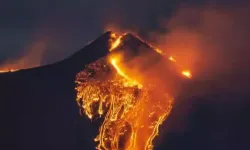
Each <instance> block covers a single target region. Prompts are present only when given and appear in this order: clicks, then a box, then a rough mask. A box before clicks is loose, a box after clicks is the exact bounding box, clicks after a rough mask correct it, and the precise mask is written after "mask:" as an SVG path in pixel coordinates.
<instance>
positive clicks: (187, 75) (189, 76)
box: [182, 70, 192, 78]
mask: <svg viewBox="0 0 250 150" xmlns="http://www.w3.org/2000/svg"><path fill="white" fill-rule="evenodd" d="M182 74H183V75H184V76H186V77H188V78H191V77H192V74H191V72H190V71H188V70H184V71H182Z"/></svg>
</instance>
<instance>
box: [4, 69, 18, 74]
mask: <svg viewBox="0 0 250 150" xmlns="http://www.w3.org/2000/svg"><path fill="white" fill-rule="evenodd" d="M18 70H19V69H0V73H6V72H15V71H18Z"/></svg>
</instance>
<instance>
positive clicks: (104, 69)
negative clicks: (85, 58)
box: [76, 33, 191, 150]
mask: <svg viewBox="0 0 250 150" xmlns="http://www.w3.org/2000/svg"><path fill="white" fill-rule="evenodd" d="M124 35H126V33H125V34H123V35H121V36H117V35H116V34H115V33H111V36H110V38H111V39H112V40H111V43H110V51H113V50H114V49H116V48H118V47H119V45H120V44H121V43H122V42H123V41H122V37H123V36H124ZM145 43H146V42H145ZM151 47H152V46H151ZM152 48H153V47H152ZM153 49H154V50H155V51H156V52H157V53H159V54H161V55H162V56H165V55H166V54H165V53H163V51H161V50H159V49H157V48H153ZM163 58H164V57H163ZM168 59H169V60H170V61H172V62H176V60H175V59H174V58H173V57H172V56H170V57H169V58H168ZM138 63H140V62H138ZM176 64H177V62H176ZM125 66H126V62H123V61H122V55H121V54H120V53H119V54H117V53H115V54H114V53H110V55H109V56H108V57H107V58H102V59H99V60H97V61H95V62H93V63H91V64H89V65H87V66H86V68H85V69H84V70H83V71H81V72H80V73H78V74H77V78H76V83H77V87H76V90H77V103H78V106H79V107H80V110H82V111H81V112H84V114H85V115H86V116H87V117H88V118H89V119H94V118H95V117H102V118H104V120H103V123H102V125H101V126H100V128H99V134H98V135H97V137H96V138H95V139H94V140H95V141H96V142H97V143H98V145H97V147H96V148H97V149H98V150H153V148H154V144H153V141H154V139H155V137H156V136H158V134H159V127H160V125H161V124H162V123H163V122H164V120H166V118H167V117H168V115H169V114H170V112H171V109H172V105H173V101H174V99H173V96H171V95H169V93H168V91H166V90H162V89H161V88H159V87H160V86H159V85H157V84H158V83H155V82H153V83H151V82H150V81H149V82H150V83H149V82H148V83H146V82H145V83H144V82H143V84H142V83H140V82H138V81H137V80H136V77H137V76H133V75H131V74H133V73H135V72H133V71H135V70H132V69H129V68H125ZM180 69H181V67H179V68H178V70H180ZM180 72H181V71H180ZM181 73H182V74H183V75H185V76H186V77H188V78H191V73H190V71H183V72H181ZM141 76H142V77H141V78H143V75H141ZM141 78H140V79H141ZM146 80H147V78H145V79H144V80H143V81H146Z"/></svg>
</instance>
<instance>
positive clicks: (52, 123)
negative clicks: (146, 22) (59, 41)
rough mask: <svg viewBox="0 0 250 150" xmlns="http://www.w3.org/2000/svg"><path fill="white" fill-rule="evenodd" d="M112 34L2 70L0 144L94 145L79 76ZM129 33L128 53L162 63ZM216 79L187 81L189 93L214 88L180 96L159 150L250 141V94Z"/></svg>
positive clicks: (72, 149)
mask: <svg viewBox="0 0 250 150" xmlns="http://www.w3.org/2000/svg"><path fill="white" fill-rule="evenodd" d="M110 34H111V32H106V33H104V34H103V35H102V36H100V37H99V38H98V39H97V40H95V41H93V42H91V43H90V44H89V45H87V46H86V47H84V48H83V49H82V50H80V51H79V52H77V53H76V54H74V55H72V56H71V57H69V58H67V59H65V60H62V61H60V62H58V63H55V64H51V65H47V66H41V67H37V68H32V69H27V70H21V71H18V72H13V73H6V74H0V90H1V93H0V114H1V124H0V133H1V134H0V148H1V149H16V150H33V149H36V150H37V149H38V150H48V149H53V150H54V149H60V150H82V149H86V150H91V149H94V147H95V143H94V141H93V139H94V137H95V135H96V133H97V130H98V124H99V123H98V122H95V121H93V122H90V121H89V120H88V119H87V118H86V117H80V116H79V114H78V108H77V105H76V102H75V97H76V91H75V90H74V88H75V82H74V81H75V77H76V74H77V73H78V72H79V71H81V70H82V69H84V66H85V65H87V64H89V63H90V62H93V61H95V60H97V59H99V58H101V57H104V56H106V55H107V54H108V53H109V50H108V49H109V46H110V45H109V44H110V43H109V40H110ZM124 38H125V39H124V40H123V41H124V42H123V44H122V45H121V46H120V47H119V49H121V50H125V49H130V51H129V52H128V55H127V57H126V58H127V59H130V58H131V57H132V56H133V57H134V56H138V55H140V56H141V55H144V54H147V55H148V54H149V55H150V56H153V57H150V58H155V60H154V61H150V62H151V63H157V58H158V57H161V56H160V55H159V54H157V53H156V52H155V51H154V50H153V49H152V47H150V46H149V45H147V44H146V43H144V42H142V41H141V40H140V39H138V38H136V37H135V36H133V35H132V34H128V35H127V36H125V37H124ZM145 62H147V61H145ZM150 65H152V64H149V63H143V64H140V68H141V70H142V71H143V70H145V69H147V67H148V66H150ZM172 76H174V77H173V78H176V80H177V79H178V80H179V79H180V77H179V76H178V75H176V77H175V75H174V74H173V75H172ZM190 82H191V81H190ZM184 83H186V82H184ZM211 83H213V82H212V81H206V82H205V83H202V84H200V83H196V82H193V81H192V83H189V84H185V86H186V87H185V88H183V89H185V92H186V93H185V94H186V95H188V94H187V93H189V91H196V90H197V89H201V88H204V89H209V91H210V92H206V95H205V94H204V95H199V96H196V97H194V96H195V92H191V93H192V94H191V96H190V95H189V96H186V95H184V96H183V95H182V96H180V98H181V99H182V101H183V102H184V103H181V105H178V106H176V107H175V108H174V110H173V112H172V114H171V115H170V118H169V119H168V120H167V121H166V122H165V124H164V125H163V127H162V129H164V131H165V132H166V133H167V134H166V136H162V137H163V138H160V140H159V141H162V142H161V144H160V145H158V146H157V147H156V149H157V150H165V149H176V150H179V149H187V148H188V149H196V148H199V149H220V150H222V149H235V147H237V146H238V148H239V145H240V142H242V144H241V145H240V146H245V147H247V146H249V145H248V144H247V143H246V142H245V141H244V139H247V135H248V133H249V132H248V130H247V129H248V127H249V126H248V125H249V122H250V121H249V119H248V118H249V117H247V114H248V113H249V110H250V109H249V107H248V106H249V105H247V104H248V103H249V101H248V99H249V95H248V94H245V95H242V94H238V93H236V94H235V93H227V92H225V93H222V92H220V91H216V90H214V89H213V88H210V87H211V86H210V85H211ZM201 85H202V86H201ZM190 86H192V87H190ZM208 87H209V88H208ZM237 100H238V101H237ZM242 105H244V107H241V106H242ZM235 106H237V107H236V108H235ZM229 116H230V117H229ZM231 116H232V117H231ZM240 117H244V119H240ZM237 119H238V120H237ZM179 126H180V127H179ZM178 127H179V128H178ZM237 131H239V132H237ZM243 131H245V133H244V134H243V133H242V132H243ZM161 132H162V133H164V132H163V131H161ZM226 132H230V133H231V134H228V133H226ZM163 135H165V134H163ZM239 136H241V137H240V138H239ZM223 138H225V140H224V139H223ZM197 143H198V144H197ZM230 145H231V146H230ZM234 146H235V147H234Z"/></svg>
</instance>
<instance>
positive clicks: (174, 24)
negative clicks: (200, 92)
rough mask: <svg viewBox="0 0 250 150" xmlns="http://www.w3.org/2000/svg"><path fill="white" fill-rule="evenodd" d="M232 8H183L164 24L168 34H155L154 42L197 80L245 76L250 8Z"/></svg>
mask: <svg viewBox="0 0 250 150" xmlns="http://www.w3.org/2000/svg"><path fill="white" fill-rule="evenodd" d="M230 6H231V5H230ZM230 6H228V7H225V6H219V5H213V4H210V5H206V6H193V5H187V4H183V5H180V8H179V9H178V11H177V12H176V13H175V15H174V16H173V17H172V18H171V19H170V20H167V21H165V20H163V21H162V22H161V25H162V27H165V29H166V30H167V31H168V32H167V34H162V33H160V32H155V33H153V34H152V35H151V39H152V40H154V41H155V45H157V47H159V48H160V49H162V50H164V51H165V52H166V53H167V54H169V55H173V56H174V57H176V59H177V61H178V63H181V65H182V66H184V67H186V68H190V69H191V70H192V71H193V72H194V74H195V76H196V77H198V76H199V77H201V78H211V77H212V76H213V77H215V76H219V75H222V74H235V73H236V72H239V71H241V72H242V73H243V72H244V71H247V69H246V68H248V65H247V64H249V59H248V58H249V56H250V52H249V48H250V45H249V42H248V39H249V38H250V31H249V25H250V22H249V21H248V20H249V19H248V18H249V15H248V14H249V13H250V12H249V10H250V9H249V8H250V5H249V3H244V4H238V5H234V6H237V7H230Z"/></svg>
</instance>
